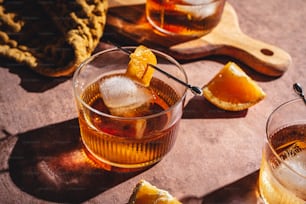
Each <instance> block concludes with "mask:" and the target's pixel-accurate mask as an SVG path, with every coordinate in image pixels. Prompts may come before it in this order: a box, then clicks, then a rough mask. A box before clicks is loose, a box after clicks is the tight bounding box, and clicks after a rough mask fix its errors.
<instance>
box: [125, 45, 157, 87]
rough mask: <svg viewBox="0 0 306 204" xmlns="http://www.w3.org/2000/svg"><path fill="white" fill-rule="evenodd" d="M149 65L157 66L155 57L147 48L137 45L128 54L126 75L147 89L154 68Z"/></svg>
mask: <svg viewBox="0 0 306 204" xmlns="http://www.w3.org/2000/svg"><path fill="white" fill-rule="evenodd" d="M149 64H152V65H156V64H157V59H156V56H155V55H154V53H153V52H152V51H151V50H150V49H149V48H147V47H145V46H143V45H139V46H138V47H137V48H136V49H135V51H134V52H133V53H131V54H130V61H129V64H128V68H127V70H126V75H127V76H128V77H130V78H132V79H133V80H135V81H137V82H139V83H140V84H142V85H143V86H145V87H147V86H149V85H150V81H151V79H152V77H153V73H154V68H152V67H151V66H150V65H149Z"/></svg>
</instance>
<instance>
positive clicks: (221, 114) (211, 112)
mask: <svg viewBox="0 0 306 204" xmlns="http://www.w3.org/2000/svg"><path fill="white" fill-rule="evenodd" d="M247 112H248V110H243V111H225V110H222V109H219V108H217V107H216V106H214V105H212V104H211V103H210V102H208V101H207V100H206V99H205V98H204V97H203V96H195V97H193V98H192V99H190V100H189V101H188V104H187V105H186V106H185V108H184V112H183V116H182V118H183V119H199V118H200V119H204V118H241V117H245V116H246V114H247Z"/></svg>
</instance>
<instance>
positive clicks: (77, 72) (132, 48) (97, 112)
mask: <svg viewBox="0 0 306 204" xmlns="http://www.w3.org/2000/svg"><path fill="white" fill-rule="evenodd" d="M136 47H137V46H122V48H123V49H128V50H134V49H136ZM150 50H151V51H152V52H153V53H154V54H158V56H162V57H164V58H165V59H166V60H167V61H169V62H171V63H173V65H175V66H176V67H177V68H178V69H179V70H180V71H181V72H182V73H183V77H184V80H185V82H186V83H188V77H187V74H186V71H185V70H184V69H183V67H182V65H181V64H180V63H179V62H178V61H177V60H175V59H174V58H173V57H171V56H170V55H168V54H166V53H164V52H161V51H159V50H156V49H151V48H150ZM114 51H120V52H122V53H124V51H122V49H120V48H118V47H114V48H108V49H105V50H101V51H99V52H96V53H95V54H93V55H92V56H90V57H89V58H87V59H86V60H84V61H83V62H82V63H81V64H80V65H79V66H78V68H77V69H76V71H75V72H74V74H73V77H72V85H73V92H74V96H75V98H76V99H77V100H78V101H79V102H80V103H81V104H82V105H83V106H85V107H86V108H87V109H88V110H90V111H92V112H94V113H96V114H98V115H101V116H105V117H108V118H112V119H117V120H118V119H120V120H127V121H128V120H140V119H150V118H155V117H159V116H161V115H165V114H168V113H169V112H171V111H172V110H173V109H175V108H176V107H177V106H179V104H181V103H183V102H184V100H185V98H186V94H187V87H183V88H184V91H183V93H182V96H180V97H179V100H177V101H176V102H175V103H174V104H173V105H171V106H170V107H169V108H168V109H166V110H163V111H161V112H158V113H154V114H150V115H145V116H134V117H123V116H116V115H111V114H108V113H104V112H101V111H99V110H97V109H95V108H93V107H91V106H90V105H89V104H88V103H86V102H85V101H84V100H83V99H82V98H81V97H80V94H77V93H76V92H77V91H76V84H77V77H78V74H79V73H80V72H81V70H82V69H83V68H84V67H85V66H86V65H87V64H88V63H89V62H91V61H92V60H94V59H95V58H96V57H98V56H99V55H102V54H104V53H109V52H114ZM126 54H127V53H126ZM127 55H128V54H127ZM158 56H157V57H158ZM174 82H175V81H174ZM181 86H183V85H181Z"/></svg>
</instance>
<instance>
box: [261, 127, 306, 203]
mask: <svg viewBox="0 0 306 204" xmlns="http://www.w3.org/2000/svg"><path fill="white" fill-rule="evenodd" d="M271 144H272V146H273V147H274V149H275V150H276V152H277V154H278V155H279V157H280V158H282V160H283V161H285V162H286V163H287V164H289V165H290V166H291V167H292V168H293V169H295V171H296V172H298V173H299V174H300V175H298V173H294V172H293V171H291V170H290V169H289V168H288V167H287V166H286V165H285V164H284V162H280V161H279V160H278V159H277V158H276V157H275V156H274V155H273V154H271V152H270V151H268V150H265V151H264V152H263V159H262V163H261V168H260V176H259V189H260V193H261V196H262V198H263V200H264V202H265V203H284V204H286V203H288V204H291V203H296V204H298V203H301V204H302V203H305V202H306V124H305V125H292V126H288V127H285V128H283V129H281V130H279V131H277V132H276V133H275V134H273V135H272V136H271ZM266 148H268V147H266ZM302 175H303V176H302Z"/></svg>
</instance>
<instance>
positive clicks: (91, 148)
mask: <svg viewBox="0 0 306 204" xmlns="http://www.w3.org/2000/svg"><path fill="white" fill-rule="evenodd" d="M149 89H150V92H151V93H152V95H153V98H154V100H153V101H151V103H150V106H149V109H144V110H142V109H140V110H137V111H138V112H137V114H138V115H137V116H146V115H151V114H154V113H159V112H161V111H163V110H165V109H168V108H169V106H171V105H173V104H174V103H176V102H177V101H178V100H179V97H178V95H177V94H176V92H175V91H174V90H173V89H172V88H171V87H169V86H168V85H166V84H165V83H163V82H162V81H160V80H158V79H156V78H153V79H152V81H151V85H150V88H149ZM82 99H83V100H84V101H85V102H86V103H88V104H89V105H90V106H91V107H93V108H95V109H96V110H99V111H101V112H103V113H107V114H109V110H108V109H107V107H106V106H105V105H104V102H103V100H102V97H101V96H100V92H99V85H98V82H95V83H93V84H91V85H90V86H89V87H88V88H87V89H86V90H85V91H84V93H83V94H82ZM79 109H80V110H81V111H80V113H79V123H80V129H81V137H82V141H83V144H84V145H85V147H86V150H87V151H88V153H89V156H92V158H93V159H94V160H96V161H98V162H100V163H101V164H102V167H104V168H106V169H108V170H119V171H120V170H124V171H129V169H131V170H133V169H137V168H142V167H146V166H149V165H151V164H154V163H156V162H158V161H159V160H160V159H161V158H162V157H163V156H164V155H165V154H166V153H167V152H169V150H170V149H171V147H172V146H173V144H174V141H175V137H176V131H177V128H178V123H179V118H180V116H181V115H176V116H174V115H172V114H171V113H167V114H161V115H159V116H156V117H150V118H141V117H140V118H133V119H132V120H131V119H129V118H119V117H117V118H111V117H109V116H107V115H104V116H103V115H101V114H97V113H95V112H93V111H90V110H88V109H86V108H79ZM141 111H143V112H141ZM139 114H142V115H139ZM173 118H176V119H174V120H173ZM144 124H145V125H144ZM143 127H145V128H144V130H143V135H142V136H141V137H140V138H139V136H135V133H136V132H137V129H139V128H143Z"/></svg>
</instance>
